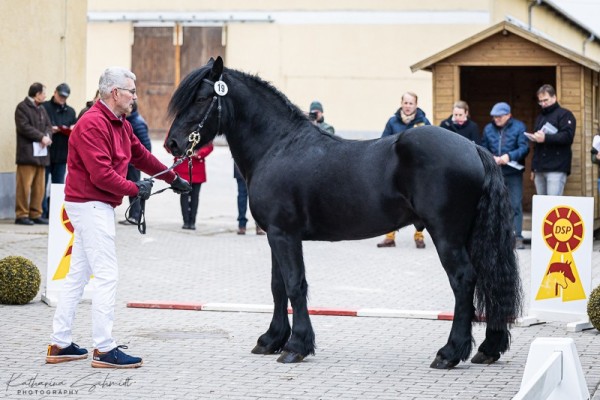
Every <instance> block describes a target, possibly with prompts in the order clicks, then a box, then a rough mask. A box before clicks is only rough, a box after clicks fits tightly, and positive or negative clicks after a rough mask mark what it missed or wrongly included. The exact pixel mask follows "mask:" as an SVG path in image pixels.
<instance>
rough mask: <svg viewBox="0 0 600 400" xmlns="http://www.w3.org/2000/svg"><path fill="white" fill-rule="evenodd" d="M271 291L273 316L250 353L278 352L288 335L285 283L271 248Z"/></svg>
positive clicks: (288, 324)
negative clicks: (267, 327)
mask: <svg viewBox="0 0 600 400" xmlns="http://www.w3.org/2000/svg"><path fill="white" fill-rule="evenodd" d="M271 292H272V294H273V304H274V309H273V318H272V319H271V325H269V329H268V330H267V331H266V332H265V333H263V334H262V335H261V336H260V337H259V338H258V341H257V343H256V346H255V347H254V349H252V353H254V354H275V353H279V352H280V351H281V350H282V349H283V346H284V345H285V343H286V342H287V340H288V338H289V337H290V331H291V328H290V321H289V319H288V312H287V308H288V298H287V295H286V292H285V283H284V282H283V277H282V275H281V270H280V268H279V265H278V263H277V258H276V257H275V255H274V254H273V251H272V250H271Z"/></svg>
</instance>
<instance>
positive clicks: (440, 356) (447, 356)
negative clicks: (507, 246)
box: [431, 242, 477, 369]
mask: <svg viewBox="0 0 600 400" xmlns="http://www.w3.org/2000/svg"><path fill="white" fill-rule="evenodd" d="M436 247H437V249H438V253H439V255H440V260H441V261H442V265H443V266H444V269H445V270H446V273H447V274H448V278H449V279H450V286H451V287H452V291H453V292H454V299H455V302H454V319H453V321H452V329H451V330H450V336H449V337H448V342H447V343H446V345H445V346H444V347H442V348H441V349H440V350H438V352H437V355H436V357H435V359H434V360H433V362H432V363H431V368H437V369H448V368H453V367H455V366H456V365H457V364H458V363H459V362H460V361H461V360H462V361H464V360H466V359H467V358H468V357H469V355H470V354H471V349H472V346H473V336H472V333H471V324H472V321H473V317H474V315H475V307H474V305H473V295H474V293H475V283H476V279H477V277H476V274H475V270H474V268H473V266H472V265H471V262H470V261H469V257H468V256H467V250H466V249H465V248H464V247H462V248H455V247H450V246H448V245H447V244H443V243H439V242H438V243H436Z"/></svg>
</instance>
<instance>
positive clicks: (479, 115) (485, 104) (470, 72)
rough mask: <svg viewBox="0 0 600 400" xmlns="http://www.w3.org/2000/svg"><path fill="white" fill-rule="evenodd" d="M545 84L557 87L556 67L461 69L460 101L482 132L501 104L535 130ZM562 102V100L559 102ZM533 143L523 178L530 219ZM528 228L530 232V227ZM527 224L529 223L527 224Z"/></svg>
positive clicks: (524, 201) (525, 211) (524, 210)
mask: <svg viewBox="0 0 600 400" xmlns="http://www.w3.org/2000/svg"><path fill="white" fill-rule="evenodd" d="M545 83H549V84H550V85H552V86H554V87H556V67H471V66H469V67H461V68H460V98H461V99H463V100H465V101H466V102H467V103H468V104H469V108H470V109H471V118H472V119H473V121H475V122H477V124H478V125H479V128H480V129H481V130H482V131H483V128H484V126H485V125H487V124H488V123H489V122H490V121H491V117H490V110H491V109H492V106H493V105H494V104H495V103H497V102H500V101H505V102H507V103H508V104H510V107H511V110H512V115H513V117H514V118H516V119H518V120H521V121H523V122H524V123H525V126H526V127H527V129H528V131H529V132H531V131H532V130H533V124H534V122H535V118H536V116H537V115H538V113H539V110H540V108H539V106H538V105H537V96H536V94H535V93H536V91H537V90H538V89H539V88H540V86H542V85H543V84H545ZM559 100H560V99H559ZM532 157H533V144H532V145H531V149H530V152H529V155H528V156H527V159H526V162H525V172H524V175H523V212H524V213H527V214H528V215H527V217H530V213H531V202H532V196H533V195H534V194H535V186H534V184H533V182H532V181H531V180H530V179H529V177H530V172H531V159H532ZM525 219H527V218H524V225H527V227H528V228H527V229H529V224H525V222H526V221H525ZM527 222H528V221H527Z"/></svg>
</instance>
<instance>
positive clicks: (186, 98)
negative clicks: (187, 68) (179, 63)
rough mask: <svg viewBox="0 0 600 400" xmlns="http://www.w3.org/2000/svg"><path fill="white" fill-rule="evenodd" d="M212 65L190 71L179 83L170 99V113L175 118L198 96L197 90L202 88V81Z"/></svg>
mask: <svg viewBox="0 0 600 400" xmlns="http://www.w3.org/2000/svg"><path fill="white" fill-rule="evenodd" d="M209 72H210V66H204V67H201V68H198V69H196V70H194V71H192V72H190V73H189V74H188V75H187V76H186V77H185V78H184V79H183V80H182V81H181V83H180V84H179V86H178V87H177V90H175V93H173V97H171V101H169V107H168V114H169V117H171V118H173V117H175V116H176V115H177V114H178V113H180V112H181V111H183V110H185V109H187V108H188V107H189V106H190V105H191V104H192V103H193V102H194V99H195V97H196V91H197V90H198V89H199V88H200V83H201V82H202V79H204V78H205V77H206V76H207V75H208V73H209Z"/></svg>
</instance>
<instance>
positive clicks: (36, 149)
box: [15, 82, 52, 225]
mask: <svg viewBox="0 0 600 400" xmlns="http://www.w3.org/2000/svg"><path fill="white" fill-rule="evenodd" d="M45 99H46V88H45V86H44V85H42V84H41V83H39V82H36V83H34V84H32V85H31V86H30V87H29V91H28V93H27V97H26V98H25V99H24V100H23V101H22V102H20V103H19V104H18V105H17V109H16V110H15V126H16V128H17V150H16V164H17V173H16V181H17V182H16V183H17V193H16V199H15V200H16V206H15V214H16V219H15V224H18V225H33V224H44V225H47V224H48V220H47V219H46V218H43V217H42V201H43V199H44V186H45V185H46V178H45V172H46V166H47V165H49V164H50V155H49V154H48V146H50V145H51V144H52V124H51V123H50V117H48V113H47V112H46V109H44V107H42V103H43V102H44V100H45Z"/></svg>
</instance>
